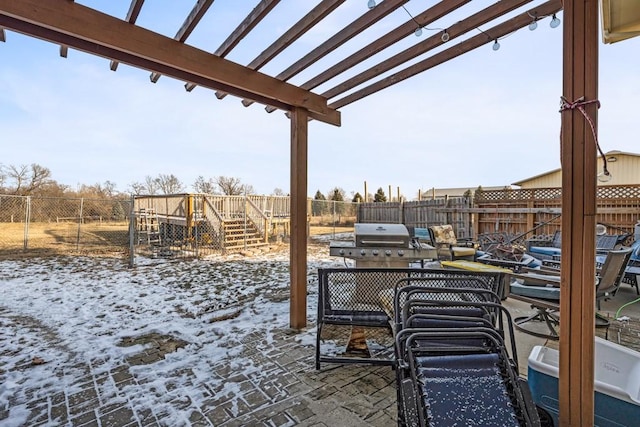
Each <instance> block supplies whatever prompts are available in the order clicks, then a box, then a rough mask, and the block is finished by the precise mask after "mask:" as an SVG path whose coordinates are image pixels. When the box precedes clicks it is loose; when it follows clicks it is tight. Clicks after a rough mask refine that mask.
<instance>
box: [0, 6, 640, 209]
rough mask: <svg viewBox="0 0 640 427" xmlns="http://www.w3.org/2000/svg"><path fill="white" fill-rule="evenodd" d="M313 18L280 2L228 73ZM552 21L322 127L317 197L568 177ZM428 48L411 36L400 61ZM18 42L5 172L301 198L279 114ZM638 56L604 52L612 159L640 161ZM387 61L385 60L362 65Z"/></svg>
mask: <svg viewBox="0 0 640 427" xmlns="http://www.w3.org/2000/svg"><path fill="white" fill-rule="evenodd" d="M78 3H82V4H86V5H89V6H92V7H97V8H99V9H100V10H103V11H105V12H106V13H109V14H112V15H114V16H117V17H120V18H123V17H124V16H125V15H126V12H127V10H128V7H129V1H128V0H126V1H122V0H114V1H110V2H106V3H107V5H106V6H105V5H104V3H105V2H102V1H97V0H93V1H79V2H78ZM435 3H436V1H435V0H430V1H423V0H412V1H410V2H409V3H407V6H406V7H407V10H408V11H409V12H410V13H412V14H413V15H417V14H418V13H420V12H421V11H422V10H424V9H426V8H427V7H429V6H431V5H433V4H435ZM193 4H194V2H193V1H181V2H174V1H171V2H170V1H154V2H146V3H145V5H144V7H143V9H142V13H141V15H140V18H139V20H138V24H139V25H142V26H144V27H147V28H149V29H152V30H154V31H157V32H160V33H162V34H165V35H168V36H170V37H171V36H173V35H174V34H175V32H176V31H177V29H178V28H179V27H180V25H181V24H182V22H183V20H184V18H185V17H186V16H187V14H188V13H189V11H190V9H191V7H192V5H193ZM256 4H257V0H251V1H249V0H237V1H233V2H231V1H228V0H217V1H216V2H214V3H213V5H212V6H211V8H210V9H209V11H208V13H207V15H206V17H205V18H204V20H203V21H202V23H201V24H200V25H199V27H198V29H197V30H196V31H195V32H194V33H193V34H192V36H191V37H190V38H189V40H188V41H187V43H188V44H192V45H194V46H197V47H199V48H202V49H206V50H209V51H214V50H215V49H216V48H217V47H218V46H219V45H220V44H221V43H222V41H223V40H224V39H225V37H226V36H227V35H228V34H229V33H230V32H231V31H232V30H233V28H235V26H237V25H238V23H239V22H240V21H241V20H242V19H243V18H244V16H246V14H247V13H248V12H249V11H250V10H251V9H252V8H253V7H254V6H255V5H256ZM488 4H489V2H477V1H476V2H471V4H469V5H467V6H465V7H463V8H461V9H460V13H459V14H452V15H451V16H449V17H447V18H446V19H443V20H440V21H438V22H435V23H434V24H433V25H431V26H430V27H432V28H446V27H447V26H449V25H451V24H452V23H454V22H455V21H457V20H459V19H463V17H464V16H465V15H468V14H469V13H472V12H473V11H476V10H478V9H480V8H482V7H484V6H486V5H488ZM313 5H315V2H300V1H299V0H283V1H282V2H281V3H280V4H279V5H278V6H277V7H276V8H275V9H274V11H273V12H272V15H273V16H271V17H269V18H268V19H266V20H265V21H263V23H261V24H260V25H259V26H258V28H257V29H256V31H255V34H254V35H252V36H251V37H247V38H246V39H244V40H243V41H242V42H241V43H240V44H239V45H238V46H237V47H236V49H235V50H234V51H233V52H231V54H230V55H229V56H228V59H230V60H232V61H236V62H239V63H244V64H246V63H248V62H249V61H251V60H252V59H253V58H254V57H255V56H257V55H258V54H259V53H260V52H261V51H262V50H263V49H265V48H266V47H267V46H268V45H269V44H270V43H271V41H273V40H275V39H276V38H277V37H278V36H279V35H280V34H282V33H283V32H284V31H286V29H287V26H286V25H287V23H289V24H291V23H293V22H295V21H296V20H297V19H299V18H300V17H301V16H302V15H304V14H305V13H306V12H307V11H308V9H310V8H311V7H312V6H313ZM105 7H108V9H105ZM366 10H367V9H366V1H365V0H347V1H346V2H345V4H344V5H342V6H340V8H339V9H338V10H337V11H336V12H335V13H334V14H333V15H330V16H329V17H328V18H327V19H326V20H325V21H323V23H322V25H320V26H318V27H317V28H316V29H314V30H313V31H312V32H310V33H309V34H307V35H306V36H305V37H303V38H301V39H300V40H299V41H298V42H296V43H295V44H294V45H293V46H292V47H291V48H290V49H287V50H286V51H285V52H283V53H282V54H281V55H280V56H278V57H277V58H276V59H275V60H274V61H273V63H271V64H269V65H267V66H265V67H264V69H263V71H264V72H266V73H268V74H277V73H279V72H280V71H282V70H284V69H285V68H286V67H287V66H288V65H290V64H291V63H292V62H293V61H294V60H295V59H297V58H299V57H300V56H302V55H304V54H305V53H307V52H309V51H310V50H312V49H313V48H315V47H316V46H317V45H318V44H320V43H321V42H322V41H323V40H325V39H327V38H328V37H330V36H331V35H333V34H334V33H335V32H337V31H338V30H339V29H341V28H342V26H343V25H344V24H345V23H346V22H347V21H348V20H349V19H353V17H354V16H358V15H359V14H362V13H365V12H366ZM524 10H526V9H524ZM522 11H523V10H519V11H518V12H522ZM558 17H559V18H560V19H562V18H563V16H562V13H560V14H559V15H558ZM407 19H408V15H407V12H406V11H405V10H403V9H402V8H401V9H399V10H397V11H396V12H394V13H393V14H392V15H390V16H388V17H387V18H385V19H384V20H383V21H382V22H381V23H380V24H381V25H379V26H378V27H377V28H375V29H371V30H367V31H366V32H364V33H362V34H361V35H360V36H358V37H356V38H355V39H354V40H353V41H351V42H349V43H347V44H346V45H345V46H343V48H342V49H341V50H340V51H339V52H338V53H333V54H330V55H328V56H327V57H326V58H324V59H322V60H321V61H319V63H318V64H316V65H315V66H313V67H311V68H310V69H309V70H306V71H304V72H303V73H301V74H300V75H298V76H296V77H294V78H293V79H292V80H291V81H292V83H295V84H301V83H304V82H305V81H307V80H308V79H310V78H311V77H313V76H315V75H316V74H317V73H318V72H319V70H321V69H322V67H326V66H327V65H330V64H333V63H334V62H335V61H337V60H340V59H342V58H344V57H346V56H348V54H349V53H350V52H353V51H355V50H357V49H359V48H360V47H362V46H364V45H365V44H366V43H368V42H370V41H371V40H373V39H375V38H376V37H378V36H380V35H382V34H384V32H386V31H389V30H391V29H393V28H395V27H396V26H397V25H399V24H400V23H403V22H405V21H406V20H407ZM549 20H550V18H545V19H544V20H541V21H540V22H539V25H538V28H537V29H536V30H535V31H529V30H528V29H527V28H525V29H522V30H519V31H517V32H515V33H513V34H511V35H509V36H507V37H506V38H504V39H502V40H500V44H501V48H500V50H498V51H497V52H494V51H493V50H492V49H491V43H489V44H487V45H486V46H483V47H481V48H479V49H476V50H475V51H472V52H470V53H467V54H465V55H463V56H461V57H458V58H456V59H453V60H451V61H449V62H447V63H445V64H443V65H440V66H438V67H436V68H434V69H431V70H428V71H426V72H424V73H422V74H420V75H418V76H416V77H413V78H412V79H410V80H406V81H404V82H402V83H399V84H397V85H395V86H392V87H390V88H388V89H385V90H383V91H382V92H379V93H377V94H374V95H371V96H369V97H367V98H365V99H363V100H361V101H359V102H357V103H355V104H352V105H349V106H346V107H344V108H342V109H341V111H342V126H341V127H334V126H331V125H327V124H324V123H319V122H315V121H313V122H310V124H309V186H308V193H309V195H311V196H312V195H313V194H315V192H316V190H320V191H322V192H323V193H327V192H328V191H329V190H330V189H331V188H333V187H335V186H338V187H341V188H343V189H344V190H346V192H347V194H351V193H353V192H355V191H359V192H361V193H362V192H363V186H364V182H365V181H366V182H367V185H368V189H369V192H371V193H373V192H375V190H376V189H377V188H378V187H382V188H383V189H384V190H385V192H386V191H387V189H388V187H389V186H391V187H392V191H393V193H394V195H395V193H396V191H397V188H398V187H399V188H400V191H401V193H402V194H403V195H404V196H406V197H408V198H409V199H411V198H414V197H416V195H417V192H418V190H419V189H429V188H431V187H436V188H443V187H444V188H448V187H477V186H479V185H482V186H483V187H488V186H503V185H509V184H511V183H513V182H515V181H519V180H522V179H524V178H527V177H530V176H534V175H537V174H539V173H542V172H545V171H547V170H550V169H555V168H558V167H559V166H560V161H559V144H560V142H559V132H560V114H559V113H558V108H559V99H560V95H561V89H562V26H560V27H559V28H556V29H552V28H550V27H549ZM487 28H488V27H486V28H482V29H483V30H486V29H487ZM431 34H432V32H430V31H428V30H425V31H424V33H423V35H422V36H421V38H417V37H415V36H413V35H411V36H409V37H407V39H406V40H403V42H402V43H400V44H399V46H398V47H395V48H393V52H397V51H399V50H400V49H404V48H406V47H408V46H410V45H412V44H414V43H416V42H418V41H420V40H422V39H424V38H425V37H428V36H429V35H431ZM477 34H478V33H477V32H475V33H470V34H469V35H470V36H474V35H477ZM6 37H7V41H6V43H0V128H1V129H2V132H1V133H0V147H2V151H1V153H2V154H0V163H1V164H4V165H9V164H13V165H20V164H30V163H38V164H40V165H42V166H45V167H48V168H49V169H50V170H51V172H52V176H53V178H54V179H55V180H56V181H58V182H60V183H63V184H66V185H69V186H71V187H72V188H73V187H75V186H76V185H78V184H94V183H102V182H104V181H106V180H110V181H112V182H114V183H116V185H117V189H118V190H120V191H125V192H126V191H128V189H129V185H130V184H131V183H132V182H136V181H143V180H144V178H145V176H147V175H149V176H157V175H158V174H174V175H176V176H177V177H178V178H179V179H180V180H181V181H182V182H183V183H184V184H185V185H186V186H187V187H190V186H191V184H192V183H193V182H194V181H195V179H196V178H197V177H198V176H199V175H202V176H204V177H205V178H208V177H215V176H219V175H224V176H233V177H239V178H240V179H241V180H242V181H243V182H244V183H247V184H251V185H252V186H253V187H254V188H255V189H256V190H257V192H258V193H261V194H270V193H271V192H272V191H273V190H274V189H275V188H280V189H282V190H284V191H285V193H286V192H288V189H289V121H288V119H287V118H286V117H285V116H284V114H283V113H282V112H281V111H277V112H274V113H272V114H267V113H266V112H265V111H264V109H263V106H262V105H259V104H254V105H252V106H250V107H249V108H245V107H243V106H242V104H241V103H240V99H238V98H236V97H231V96H228V97H226V98H225V99H223V100H218V99H216V97H215V96H214V93H213V91H210V90H207V89H203V88H196V89H195V90H193V91H192V92H191V93H188V92H186V91H185V90H184V88H183V82H180V81H177V80H174V79H171V78H168V77H162V78H161V79H160V80H159V81H158V83H156V84H152V83H150V82H149V72H148V71H146V70H140V69H135V68H132V67H129V66H126V65H122V64H121V65H120V67H119V68H118V71H117V72H112V71H110V70H109V61H108V60H107V59H104V58H98V57H94V56H91V55H87V54H85V53H82V52H79V51H76V50H70V51H69V55H68V58H66V59H64V58H61V57H60V56H59V55H58V46H56V45H54V44H51V43H48V42H44V41H40V40H36V39H33V38H29V37H26V36H23V35H20V34H17V33H15V32H11V31H7V32H6ZM462 39H464V38H462ZM453 42H454V41H453V40H452V41H451V42H450V43H449V44H447V45H445V46H444V47H445V48H446V47H450V46H451V45H452V44H451V43H453ZM638 51H640V39H639V38H636V39H630V40H627V41H623V42H620V43H616V44H613V45H604V44H602V43H601V44H600V69H599V79H600V88H599V90H600V93H599V99H600V101H601V103H602V107H601V109H600V112H599V139H600V143H601V146H602V149H603V150H604V151H605V152H606V151H610V150H620V151H629V152H636V153H637V152H640V147H639V146H638V141H637V135H638V134H639V133H640V132H639V130H640V129H639V127H640V125H639V124H638V123H640V121H638V119H637V103H636V102H637V101H636V100H637V99H640V85H639V84H638V69H639V68H640V64H639V62H640V57H638V55H637V52H638ZM435 52H438V50H436V51H434V52H433V53H435ZM433 53H431V54H433ZM431 54H427V55H425V56H421V57H419V58H417V60H420V59H424V58H426V57H427V56H431ZM388 56H389V53H387V52H382V53H381V54H378V55H376V56H375V57H373V58H371V59H369V60H368V61H366V64H365V65H366V66H371V65H374V64H375V63H377V62H380V61H381V60H382V59H384V58H386V57H388ZM362 70H363V68H362V67H360V68H357V69H354V70H352V71H350V72H349V73H348V76H351V75H353V74H355V73H357V72H358V71H362ZM393 71H397V70H393ZM343 79H344V78H340V79H336V80H334V81H331V82H329V84H326V85H323V86H320V87H319V88H318V89H317V91H318V92H322V91H323V90H326V89H329V88H331V87H332V86H333V85H334V84H337V83H338V82H340V81H342V80H343Z"/></svg>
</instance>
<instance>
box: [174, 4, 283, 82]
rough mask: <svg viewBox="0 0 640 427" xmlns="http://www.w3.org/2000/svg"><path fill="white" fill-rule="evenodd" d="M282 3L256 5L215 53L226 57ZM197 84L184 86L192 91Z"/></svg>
mask: <svg viewBox="0 0 640 427" xmlns="http://www.w3.org/2000/svg"><path fill="white" fill-rule="evenodd" d="M278 3H280V0H262V1H261V2H260V3H258V5H257V6H256V7H254V8H253V10H252V11H251V13H250V14H248V15H247V16H246V18H244V19H243V20H242V22H241V23H240V25H238V26H237V27H236V29H235V30H233V32H232V33H231V34H230V35H229V37H227V39H226V40H225V41H224V42H222V44H221V45H220V47H219V48H218V49H217V50H216V51H215V52H214V53H213V54H214V55H218V56H219V57H221V58H224V57H225V56H227V55H228V54H229V52H231V50H233V48H234V47H236V46H237V45H238V43H240V41H241V40H242V39H243V38H245V37H246V36H247V34H249V33H250V32H251V30H253V29H254V28H255V26H256V25H258V23H260V21H262V20H263V19H264V17H265V16H267V15H268V14H269V12H271V10H272V9H273V8H274V7H276V5H277V4H278ZM195 87H196V85H194V84H193V83H185V85H184V88H185V89H186V90H187V91H188V92H191V91H192V90H193V88H195Z"/></svg>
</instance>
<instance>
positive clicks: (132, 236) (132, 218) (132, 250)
mask: <svg viewBox="0 0 640 427" xmlns="http://www.w3.org/2000/svg"><path fill="white" fill-rule="evenodd" d="M135 215H136V214H135V196H134V195H133V194H132V195H131V207H130V209H129V268H133V267H134V266H135V245H134V243H135V234H136V226H135V224H136V216H135ZM158 232H160V224H158Z"/></svg>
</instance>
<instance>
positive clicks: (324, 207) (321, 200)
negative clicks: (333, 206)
mask: <svg viewBox="0 0 640 427" xmlns="http://www.w3.org/2000/svg"><path fill="white" fill-rule="evenodd" d="M328 208H329V206H328V203H327V198H326V197H324V194H322V193H321V192H320V190H318V191H316V195H315V196H314V197H313V202H312V203H311V215H312V216H322V215H324V214H325V213H327V211H328V210H329V209H328Z"/></svg>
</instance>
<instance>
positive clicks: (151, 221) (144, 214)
mask: <svg viewBox="0 0 640 427" xmlns="http://www.w3.org/2000/svg"><path fill="white" fill-rule="evenodd" d="M137 227H138V230H137V231H138V244H140V243H146V244H148V245H160V244H162V242H161V238H160V221H158V214H157V213H156V212H155V211H154V210H153V209H144V208H142V209H140V211H139V213H138V221H137Z"/></svg>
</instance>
